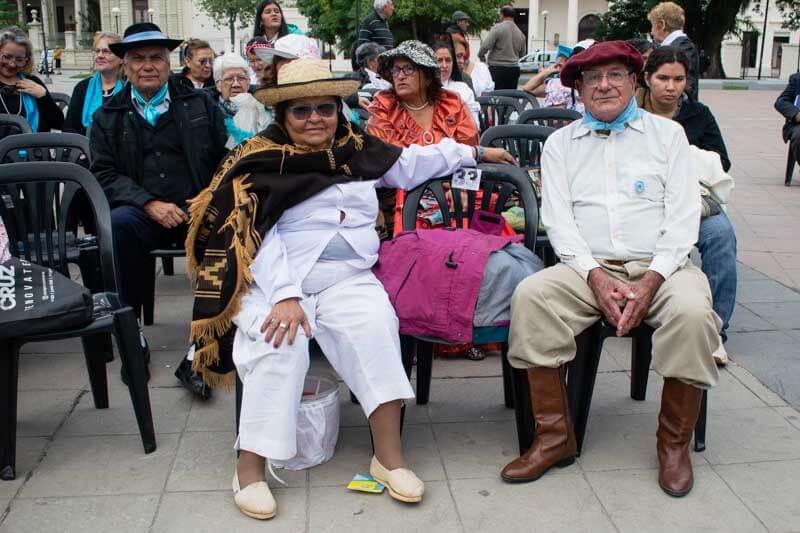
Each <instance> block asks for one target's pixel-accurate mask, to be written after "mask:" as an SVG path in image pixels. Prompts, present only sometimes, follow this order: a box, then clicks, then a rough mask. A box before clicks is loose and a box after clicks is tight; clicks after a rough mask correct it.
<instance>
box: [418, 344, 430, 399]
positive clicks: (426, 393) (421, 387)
mask: <svg viewBox="0 0 800 533" xmlns="http://www.w3.org/2000/svg"><path fill="white" fill-rule="evenodd" d="M432 372H433V344H432V343H430V342H425V341H420V340H418V341H417V405H425V404H426V403H428V399H429V398H430V396H431V379H432Z"/></svg>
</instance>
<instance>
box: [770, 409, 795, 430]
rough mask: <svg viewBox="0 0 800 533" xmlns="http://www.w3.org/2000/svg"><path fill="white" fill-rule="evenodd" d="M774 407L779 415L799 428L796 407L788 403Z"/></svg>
mask: <svg viewBox="0 0 800 533" xmlns="http://www.w3.org/2000/svg"><path fill="white" fill-rule="evenodd" d="M774 409H775V411H776V412H777V413H778V414H779V415H781V416H782V417H783V418H785V419H786V420H788V421H789V423H790V424H791V425H793V426H794V427H796V428H797V429H800V412H798V411H797V409H795V408H794V407H792V406H790V405H786V406H783V407H775V408H774Z"/></svg>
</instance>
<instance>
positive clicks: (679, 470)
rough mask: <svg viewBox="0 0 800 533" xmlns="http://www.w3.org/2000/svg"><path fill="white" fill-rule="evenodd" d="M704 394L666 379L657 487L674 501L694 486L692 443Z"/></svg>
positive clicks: (660, 430)
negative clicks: (690, 444) (690, 445)
mask: <svg viewBox="0 0 800 533" xmlns="http://www.w3.org/2000/svg"><path fill="white" fill-rule="evenodd" d="M702 399H703V391H702V390H700V389H698V388H697V387H693V386H691V385H687V384H685V383H683V382H681V381H679V380H677V379H675V378H665V379H664V391H663V393H662V394H661V413H660V414H659V415H658V432H657V433H656V437H657V439H658V440H657V443H656V449H657V450H658V484H659V485H660V486H661V489H662V490H663V491H664V492H666V493H667V494H669V495H670V496H674V497H675V498H680V497H682V496H686V495H687V494H689V491H690V490H692V485H693V484H694V478H693V476H692V460H691V459H690V457H689V442H690V441H691V439H692V433H693V432H694V426H695V424H696V423H697V417H698V416H699V414H700V401H701V400H702Z"/></svg>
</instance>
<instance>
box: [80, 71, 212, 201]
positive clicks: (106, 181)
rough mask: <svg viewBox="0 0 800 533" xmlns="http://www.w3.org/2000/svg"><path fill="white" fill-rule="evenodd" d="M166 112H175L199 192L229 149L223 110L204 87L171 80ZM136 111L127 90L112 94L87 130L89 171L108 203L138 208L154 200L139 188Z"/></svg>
mask: <svg viewBox="0 0 800 533" xmlns="http://www.w3.org/2000/svg"><path fill="white" fill-rule="evenodd" d="M169 94H170V99H171V103H170V110H169V112H170V113H173V117H174V118H175V122H176V123H177V125H178V126H177V127H178V130H179V135H180V138H181V144H182V145H183V148H184V150H185V154H186V163H187V165H188V167H189V168H188V169H187V172H186V174H187V175H188V176H189V177H190V179H191V180H192V185H193V189H194V190H195V191H197V192H199V191H200V190H202V189H203V188H205V187H206V186H208V184H209V182H210V181H211V177H212V176H213V174H214V171H215V170H216V168H217V165H218V164H219V162H220V160H221V159H222V157H223V156H224V155H225V153H226V152H227V150H226V149H225V141H226V140H227V133H226V131H225V124H224V121H223V118H222V112H221V111H220V109H219V106H218V105H217V103H216V102H215V101H213V100H212V99H211V97H210V96H209V95H208V94H207V93H206V92H205V91H196V90H194V89H187V88H185V87H183V86H180V85H175V84H174V83H172V82H169ZM136 113H137V111H136V110H135V109H134V107H133V103H132V102H131V89H130V85H128V86H127V87H126V88H125V90H124V91H120V92H118V93H117V94H115V95H114V96H113V97H112V98H111V100H109V102H108V103H107V104H106V105H104V106H103V107H101V108H100V109H98V110H97V112H96V113H95V115H94V121H93V122H92V128H91V132H90V134H89V144H90V146H91V150H92V159H93V161H92V166H91V170H92V173H93V174H94V175H95V177H97V181H99V182H100V185H101V186H102V187H103V190H104V191H105V193H106V196H107V197H108V201H109V203H110V204H111V207H116V206H119V205H133V206H136V207H139V208H140V209H141V208H143V207H144V204H146V203H147V202H149V201H150V200H157V199H158V198H156V197H155V196H154V195H153V194H151V193H150V192H148V191H147V190H145V189H144V188H143V187H142V185H141V184H142V183H143V181H144V178H143V176H142V165H141V163H140V161H142V158H143V154H142V153H141V144H140V143H139V142H137V133H136V132H137V131H138V128H139V125H138V124H137V122H136V121H137V120H138V117H137V116H136Z"/></svg>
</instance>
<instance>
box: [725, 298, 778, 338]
mask: <svg viewBox="0 0 800 533" xmlns="http://www.w3.org/2000/svg"><path fill="white" fill-rule="evenodd" d="M775 329H777V328H776V326H775V325H774V324H771V323H770V322H767V321H766V320H764V319H763V318H761V317H760V316H758V315H757V314H755V313H753V312H752V311H751V310H750V309H748V308H747V307H745V306H743V305H741V304H736V308H735V309H734V311H733V317H731V322H730V324H729V325H728V332H733V331H768V330H775Z"/></svg>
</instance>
